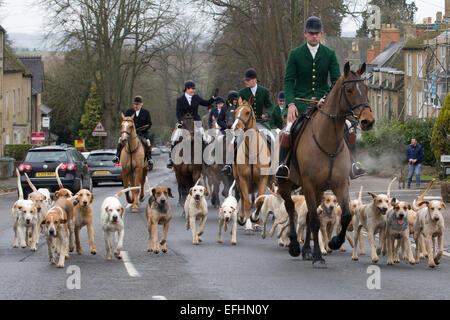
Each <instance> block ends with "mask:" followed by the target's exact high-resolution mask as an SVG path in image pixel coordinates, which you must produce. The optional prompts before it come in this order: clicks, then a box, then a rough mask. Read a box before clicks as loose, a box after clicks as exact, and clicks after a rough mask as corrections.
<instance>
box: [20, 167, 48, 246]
mask: <svg viewBox="0 0 450 320" xmlns="http://www.w3.org/2000/svg"><path fill="white" fill-rule="evenodd" d="M25 178H26V179H27V182H28V185H29V186H30V188H31V190H32V191H33V192H32V193H30V194H29V195H28V200H31V201H33V203H34V206H35V207H36V210H37V214H38V233H37V234H36V237H37V238H36V240H35V241H36V245H37V244H38V243H39V234H40V233H42V228H41V222H42V221H43V220H44V218H45V216H46V215H47V212H48V210H49V209H50V207H51V198H50V191H48V189H44V188H40V189H36V187H35V186H34V185H33V183H32V182H31V180H30V178H29V177H28V175H27V174H26V173H25Z"/></svg>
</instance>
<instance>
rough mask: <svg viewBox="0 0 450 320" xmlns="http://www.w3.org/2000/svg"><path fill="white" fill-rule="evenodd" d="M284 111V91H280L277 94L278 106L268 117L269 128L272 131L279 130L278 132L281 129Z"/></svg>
mask: <svg viewBox="0 0 450 320" xmlns="http://www.w3.org/2000/svg"><path fill="white" fill-rule="evenodd" d="M285 110H286V108H285V96H284V91H281V92H280V93H279V94H278V105H277V106H275V107H273V109H272V114H271V115H270V127H271V128H272V129H280V130H282V129H283V127H284V121H283V118H282V116H283V113H284V111H285ZM286 114H287V113H286Z"/></svg>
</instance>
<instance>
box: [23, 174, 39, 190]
mask: <svg viewBox="0 0 450 320" xmlns="http://www.w3.org/2000/svg"><path fill="white" fill-rule="evenodd" d="M24 174H25V179H27V182H28V185H29V186H30V188H31V190H33V192H37V189H36V187H35V186H34V184H33V183H32V182H31V180H30V178H28V175H27V174H26V173H24Z"/></svg>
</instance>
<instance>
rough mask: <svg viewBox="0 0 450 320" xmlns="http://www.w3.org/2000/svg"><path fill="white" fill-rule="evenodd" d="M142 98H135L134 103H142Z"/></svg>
mask: <svg viewBox="0 0 450 320" xmlns="http://www.w3.org/2000/svg"><path fill="white" fill-rule="evenodd" d="M142 101H143V100H142V97H141V96H136V97H134V101H133V102H135V103H142Z"/></svg>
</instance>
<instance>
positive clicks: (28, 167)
mask: <svg viewBox="0 0 450 320" xmlns="http://www.w3.org/2000/svg"><path fill="white" fill-rule="evenodd" d="M61 163H62V164H63V166H62V167H61V168H60V169H59V171H58V175H59V177H60V179H61V182H62V184H63V186H64V188H67V189H69V190H70V191H72V192H73V193H76V192H78V191H79V190H80V189H88V190H92V180H91V176H90V174H89V169H88V166H87V162H86V159H85V158H84V157H83V155H82V154H81V153H80V152H79V151H78V150H77V149H75V148H74V147H72V146H69V145H64V144H63V145H58V146H47V147H34V148H32V149H30V150H29V151H28V153H27V155H26V157H25V160H24V161H23V163H22V164H20V165H19V167H18V169H19V171H20V172H21V173H22V174H21V178H20V181H21V183H22V189H23V191H24V197H25V198H26V197H27V195H28V194H29V193H30V192H31V188H30V187H29V185H28V183H27V181H26V179H25V175H24V174H23V173H26V174H27V175H28V177H29V178H30V180H31V182H32V183H33V184H34V186H35V187H36V188H47V189H49V190H50V192H54V191H56V190H58V189H59V186H58V182H57V181H56V172H55V171H56V167H57V166H58V165H59V164H61Z"/></svg>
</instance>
